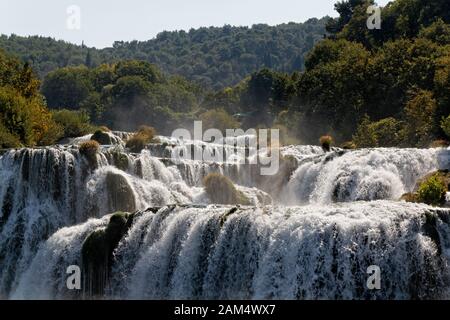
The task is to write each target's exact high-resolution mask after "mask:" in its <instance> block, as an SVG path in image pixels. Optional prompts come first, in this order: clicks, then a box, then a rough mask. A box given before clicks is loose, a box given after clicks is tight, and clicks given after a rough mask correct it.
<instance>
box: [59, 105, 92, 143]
mask: <svg viewBox="0 0 450 320" xmlns="http://www.w3.org/2000/svg"><path fill="white" fill-rule="evenodd" d="M52 115H53V120H54V121H55V122H56V123H57V124H58V125H60V126H61V128H63V130H64V132H63V137H80V136H84V135H86V134H89V133H92V132H93V131H94V130H95V129H94V126H92V125H91V123H90V121H89V115H88V114H87V112H85V111H82V110H81V111H73V110H67V109H62V110H54V111H52Z"/></svg>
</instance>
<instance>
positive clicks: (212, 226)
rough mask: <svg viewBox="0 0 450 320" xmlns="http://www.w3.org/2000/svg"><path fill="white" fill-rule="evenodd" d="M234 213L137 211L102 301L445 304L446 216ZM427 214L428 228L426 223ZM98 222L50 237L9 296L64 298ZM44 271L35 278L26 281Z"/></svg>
mask: <svg viewBox="0 0 450 320" xmlns="http://www.w3.org/2000/svg"><path fill="white" fill-rule="evenodd" d="M231 209H232V207H214V206H209V207H205V208H196V207H193V208H180V207H176V208H163V209H161V210H159V211H158V212H156V213H154V212H150V211H146V212H143V213H141V214H140V215H139V216H138V217H136V218H135V221H134V223H133V225H132V227H131V228H130V230H129V232H128V233H127V235H126V236H125V237H124V238H123V239H122V241H121V242H120V244H119V246H118V248H117V249H116V252H115V261H114V265H113V268H112V273H111V283H110V286H109V289H108V290H107V292H106V297H109V298H125V299H127V298H131V299H167V298H169V299H179V298H185V299H186V298H188V299H249V298H258V299H317V298H319V299H325V298H327V299H361V298H369V299H370V298H385V299H408V298H440V299H442V298H450V296H449V294H450V291H449V288H450V286H449V285H450V282H449V281H450V269H449V265H448V263H449V262H450V260H449V259H450V255H449V253H450V251H449V250H450V242H449V240H450V238H449V236H448V234H449V232H450V221H449V216H448V214H449V212H448V211H446V210H443V209H441V210H438V209H436V210H434V212H432V211H431V210H430V208H429V207H427V206H424V205H415V204H403V203H395V202H387V201H376V202H360V203H350V204H342V205H333V206H327V207H323V206H304V207H291V208H288V209H286V208H285V207H266V208H247V209H240V210H238V211H235V212H234V213H232V214H229V215H228V216H227V213H229V212H230V210H231ZM433 215H434V216H435V217H436V220H435V221H436V222H435V224H431V222H430V221H427V217H430V216H433ZM428 219H429V218H428ZM105 221H106V220H105V219H101V220H91V221H89V222H88V223H86V224H84V225H82V226H75V227H72V228H64V229H62V230H60V231H58V232H57V233H55V234H54V235H53V236H52V237H51V238H50V239H49V240H48V241H47V242H46V243H45V244H44V245H43V246H42V247H41V249H40V250H39V252H38V253H37V255H36V258H35V259H34V261H33V263H32V264H31V266H30V268H29V269H28V270H27V272H25V273H24V274H23V276H22V278H21V279H20V281H19V285H18V287H17V289H16V290H15V291H14V293H13V295H12V297H13V298H43V297H45V298H67V297H71V295H73V293H72V292H71V291H70V290H67V289H66V288H65V287H64V285H62V284H64V283H65V279H66V275H65V274H63V273H61V272H59V271H58V270H60V269H61V265H71V264H80V263H81V261H80V258H79V250H80V241H82V239H83V237H85V236H86V232H87V230H93V229H94V228H95V227H96V226H97V227H98V226H101V225H104V224H105ZM427 223H428V224H431V225H430V226H429V227H431V228H435V230H436V234H437V235H438V238H437V239H436V238H434V237H433V235H432V233H430V232H429V231H427V228H426V226H427ZM436 241H438V243H436ZM438 250H439V251H442V252H443V253H444V254H442V255H440V254H438ZM65 252H69V253H70V254H64V253H65ZM77 253H78V254H77ZM43 263H44V264H46V267H45V269H44V270H40V273H39V276H36V275H35V274H33V272H34V270H36V268H37V267H38V266H39V265H40V264H43ZM370 265H377V266H379V267H380V268H381V270H382V287H383V289H382V290H379V291H370V290H368V289H367V287H366V285H365V283H366V279H367V274H366V270H367V267H368V266H370ZM50 284H51V285H50Z"/></svg>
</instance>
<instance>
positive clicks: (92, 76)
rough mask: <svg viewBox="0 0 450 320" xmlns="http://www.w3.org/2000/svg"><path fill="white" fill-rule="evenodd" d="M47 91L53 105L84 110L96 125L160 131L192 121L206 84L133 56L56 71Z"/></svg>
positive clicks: (46, 82)
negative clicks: (150, 127) (163, 70)
mask: <svg viewBox="0 0 450 320" xmlns="http://www.w3.org/2000/svg"><path fill="white" fill-rule="evenodd" d="M42 93H43V94H44V95H45V97H46V99H47V104H48V106H49V107H50V108H52V109H69V110H76V111H78V110H83V112H85V113H86V114H87V115H88V116H89V117H90V119H91V121H92V122H94V123H95V124H98V125H101V124H104V125H107V126H108V127H110V128H113V129H115V130H129V131H131V130H135V129H136V128H137V126H139V125H143V124H154V126H155V127H156V129H157V130H158V132H161V133H164V134H170V133H171V131H170V130H169V129H170V128H174V127H177V126H179V125H181V122H182V121H188V120H190V121H192V120H191V116H190V114H191V113H192V112H194V111H195V110H196V108H197V107H198V100H199V97H200V88H199V87H198V86H196V85H194V84H192V83H190V82H188V81H187V80H185V79H184V78H181V77H178V76H172V77H166V76H164V75H163V74H162V73H161V71H160V70H159V69H158V68H157V67H156V66H155V65H153V64H150V63H148V62H145V61H137V60H129V61H120V62H118V63H114V64H102V65H100V66H98V67H96V68H87V67H85V66H78V67H66V68H60V69H57V70H55V71H52V72H50V73H49V74H48V75H47V76H46V77H45V79H44V81H43V84H42Z"/></svg>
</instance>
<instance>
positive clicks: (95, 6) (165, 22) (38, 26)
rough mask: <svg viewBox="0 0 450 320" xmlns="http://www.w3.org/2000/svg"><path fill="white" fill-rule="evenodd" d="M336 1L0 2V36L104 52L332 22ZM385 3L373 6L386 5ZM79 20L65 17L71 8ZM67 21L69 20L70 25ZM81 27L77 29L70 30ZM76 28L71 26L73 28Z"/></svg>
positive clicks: (80, 0)
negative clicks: (194, 36) (168, 35)
mask: <svg viewBox="0 0 450 320" xmlns="http://www.w3.org/2000/svg"><path fill="white" fill-rule="evenodd" d="M336 1H337V0H271V1H269V0H157V1H156V0H126V1H124V0H0V33H1V34H7V35H10V34H11V33H14V34H17V35H22V36H26V35H42V36H50V37H54V38H56V39H63V40H66V41H69V42H73V43H78V44H80V43H81V41H84V43H85V44H86V45H87V46H95V47H97V48H103V47H108V46H111V45H112V43H113V42H114V41H115V40H123V41H131V40H142V41H143V40H149V39H151V38H153V37H155V36H156V35H157V34H158V33H159V32H161V31H164V30H167V31H172V30H189V29H190V28H198V27H202V26H223V25H224V24H230V25H234V26H251V25H252V24H255V23H267V24H269V25H276V24H280V23H287V22H290V21H293V22H304V21H305V20H307V19H309V18H313V17H316V18H321V17H323V16H325V15H329V16H336V13H335V12H334V10H333V5H334V3H335V2H336ZM387 2H388V0H378V4H379V5H382V6H383V5H385V4H386V3H387ZM73 5H75V6H77V7H78V8H79V9H80V15H79V19H78V18H77V17H78V16H76V14H75V15H71V14H70V13H67V10H68V8H69V7H71V6H73ZM70 17H72V19H69V18H70ZM68 19H69V22H70V25H72V26H74V25H75V26H76V21H80V29H73V28H72V29H69V28H68V27H67V21H68ZM74 23H75V24H74Z"/></svg>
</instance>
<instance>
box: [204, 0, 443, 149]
mask: <svg viewBox="0 0 450 320" xmlns="http://www.w3.org/2000/svg"><path fill="white" fill-rule="evenodd" d="M371 4H373V1H366V0H348V1H341V2H338V3H337V4H336V6H335V8H336V10H337V11H338V12H339V14H340V16H339V17H338V18H335V19H330V20H329V22H328V23H327V30H328V32H329V33H330V36H329V37H328V38H327V39H324V40H323V41H321V42H320V43H318V44H317V45H316V46H315V47H314V49H313V50H312V51H311V52H310V54H308V56H307V59H306V61H305V67H306V70H305V71H304V72H294V73H292V74H287V73H279V72H274V71H273V70H269V69H264V70H262V71H259V72H257V73H254V74H252V75H251V77H250V78H249V79H248V80H245V81H244V82H242V83H241V84H239V85H238V86H235V87H234V88H227V89H224V90H221V91H218V92H216V93H215V94H213V95H210V96H209V97H208V99H207V104H208V105H209V106H213V105H215V106H221V107H222V108H225V109H227V110H229V111H230V112H239V111H241V112H244V119H248V120H246V122H248V124H249V125H255V124H256V125H257V124H263V125H264V126H275V127H280V128H281V129H285V130H284V131H285V132H288V133H289V136H290V138H294V139H293V140H292V139H288V140H290V141H296V142H300V143H316V142H317V139H318V137H319V136H320V135H321V134H326V133H328V134H331V135H333V136H334V137H335V140H336V141H337V142H338V143H344V142H347V143H346V144H345V145H346V146H348V147H351V146H358V147H377V146H384V147H389V146H417V147H427V146H429V145H430V143H431V142H432V141H434V140H437V139H446V140H448V139H449V137H450V135H449V134H450V119H449V114H450V24H449V23H450V17H449V13H450V8H449V6H450V3H449V2H448V1H446V0H435V1H425V0H397V1H394V2H391V3H389V4H388V5H387V6H386V7H385V8H382V11H381V16H382V21H383V23H382V28H381V29H380V30H377V29H374V30H369V29H368V28H367V26H366V21H367V18H368V15H367V13H366V11H367V7H368V6H369V5H371ZM238 110H239V111H238ZM350 140H353V141H352V142H350ZM440 143H444V142H443V141H442V142H440Z"/></svg>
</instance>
